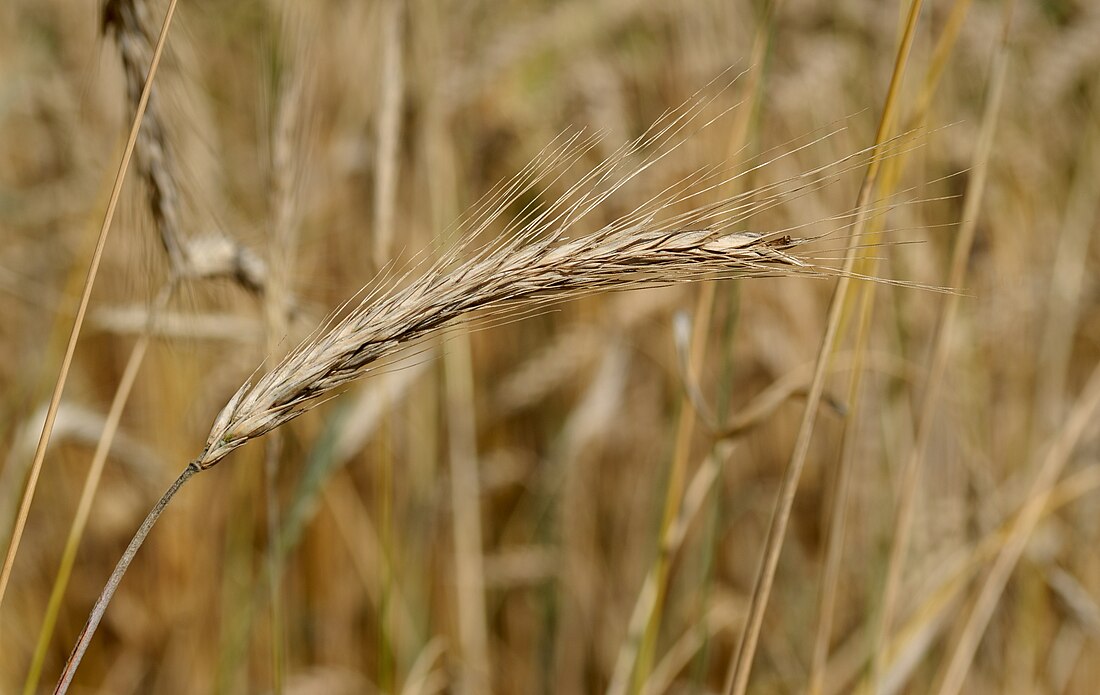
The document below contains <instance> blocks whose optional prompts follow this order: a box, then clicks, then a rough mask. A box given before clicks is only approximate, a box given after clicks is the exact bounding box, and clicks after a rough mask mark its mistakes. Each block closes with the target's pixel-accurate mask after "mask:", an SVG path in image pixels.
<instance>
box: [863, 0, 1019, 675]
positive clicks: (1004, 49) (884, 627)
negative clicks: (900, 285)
mask: <svg viewBox="0 0 1100 695" xmlns="http://www.w3.org/2000/svg"><path fill="white" fill-rule="evenodd" d="M1006 13H1011V9H1006ZM1007 17H1008V15H1006V24H1005V31H1004V36H1003V38H1002V42H1001V46H1000V48H999V50H998V52H997V54H996V56H995V58H994V64H993V70H992V74H991V77H990V94H989V100H988V101H987V102H986V109H985V114H984V116H983V119H982V129H981V132H980V135H979V139H978V144H977V147H976V149H975V153H974V169H973V176H972V177H971V179H970V185H969V187H968V190H967V193H966V202H965V203H964V205H963V212H962V220H963V221H962V225H961V226H960V229H959V234H958V236H957V237H956V238H955V248H954V250H953V252H952V260H951V270H950V275H949V277H948V283H949V286H950V287H961V286H962V285H963V282H964V280H965V277H966V268H967V261H968V260H969V258H970V248H971V246H972V245H973V242H974V234H975V230H976V228H977V220H978V218H979V213H980V212H981V201H982V198H983V193H984V190H985V181H986V177H987V174H988V171H989V156H990V154H991V152H992V150H993V136H994V133H995V131H996V124H997V117H998V115H999V113H1000V105H1001V99H1002V97H1003V94H1004V82H1005V76H1006V74H1007V71H1008V44H1007V41H1008V21H1009V20H1008V19H1007ZM960 299H961V298H960V296H959V295H957V294H951V295H948V296H947V298H946V300H945V304H944V308H943V313H942V314H941V315H940V322H939V326H938V328H937V333H936V340H935V344H934V348H933V354H932V361H931V364H930V366H929V372H928V385H927V386H926V387H925V389H924V396H923V400H922V402H921V407H920V411H919V412H920V415H919V420H918V422H917V435H916V441H915V443H914V446H913V449H912V451H911V453H910V455H909V456H908V458H907V459H906V462H905V466H904V467H903V468H902V471H901V474H900V480H901V487H900V490H901V496H900V498H899V500H898V505H897V513H896V515H895V520H894V543H893V545H892V546H891V549H890V559H889V561H888V564H887V570H886V581H885V583H884V585H883V590H882V611H881V614H880V617H879V626H878V634H877V643H879V644H882V643H883V642H884V641H885V640H886V639H887V638H888V637H889V634H890V629H891V625H892V623H893V617H894V612H895V610H896V608H895V604H896V603H897V598H898V592H899V591H900V587H901V574H902V569H903V568H904V565H905V560H906V554H907V552H908V547H909V536H910V534H911V532H912V519H913V507H914V498H915V490H916V488H917V484H918V480H919V476H920V469H921V461H922V460H923V458H924V451H925V449H926V448H927V446H928V439H929V437H930V436H931V429H932V420H933V416H934V409H935V407H936V403H937V401H938V399H939V387H940V385H941V383H942V382H943V376H944V374H945V372H946V370H947V361H948V357H949V352H950V348H951V343H952V334H953V331H954V325H955V318H956V316H957V315H958V310H959V302H960ZM883 658H884V657H883V656H878V657H876V659H875V664H876V668H875V669H874V672H875V673H878V672H881V670H882V666H883V664H882V659H883Z"/></svg>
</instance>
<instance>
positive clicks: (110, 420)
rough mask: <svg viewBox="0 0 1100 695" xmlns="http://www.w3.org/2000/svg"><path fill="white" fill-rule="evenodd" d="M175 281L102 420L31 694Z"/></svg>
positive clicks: (26, 687) (27, 690)
mask: <svg viewBox="0 0 1100 695" xmlns="http://www.w3.org/2000/svg"><path fill="white" fill-rule="evenodd" d="M176 281H177V278H173V279H172V280H171V281H170V282H168V284H166V285H165V286H164V287H163V288H161V290H160V292H159V293H157V296H156V298H155V299H154V300H153V303H152V305H151V306H150V307H149V318H148V320H147V322H146V325H145V330H144V331H143V332H142V334H141V336H140V337H139V338H138V340H137V342H135V343H134V347H133V349H132V350H131V352H130V358H129V360H128V361H127V362H126V368H125V369H124V370H123V372H122V378H121V379H119V382H118V386H117V387H116V388H115V396H114V399H113V400H112V401H111V408H110V410H109V411H108V413H107V419H106V420H105V421H104V423H103V433H102V434H101V435H100V437H99V443H98V444H97V445H96V449H95V453H94V454H93V455H92V462H91V464H89V466H88V473H87V475H86V476H85V478H84V488H83V490H82V491H81V493H80V501H79V503H78V504H77V508H76V514H74V515H73V522H72V525H71V526H70V527H69V537H68V539H67V540H66V541H65V550H64V551H63V552H62V554H61V563H60V565H59V566H58V570H57V577H56V579H55V580H54V585H53V590H52V592H51V593H50V599H49V602H48V603H47V604H46V614H45V616H43V618H42V627H41V629H40V630H39V632H38V644H37V645H36V646H35V649H34V656H33V657H32V659H31V668H30V671H29V672H28V674H27V679H26V681H25V682H24V684H23V693H24V695H32V694H33V693H35V692H38V681H39V679H40V678H41V676H42V667H43V665H44V664H45V663H46V654H47V652H48V650H49V646H50V640H51V639H52V638H53V632H54V628H55V627H56V625H57V617H58V615H60V613H61V604H62V601H63V600H64V598H65V590H66V589H67V588H68V587H69V579H70V578H71V577H72V572H73V566H74V565H75V563H76V553H77V550H78V549H79V547H80V539H81V538H83V537H84V529H85V528H86V527H87V525H88V518H89V516H90V515H91V512H92V503H93V502H94V501H95V496H96V491H98V490H99V481H100V479H101V478H102V477H103V469H104V467H105V466H106V464H107V456H108V455H109V454H110V452H111V445H112V444H113V443H114V441H115V435H116V434H117V433H118V426H119V423H120V422H121V420H122V413H123V411H124V410H125V409H126V404H127V403H128V402H129V400H130V393H131V391H132V390H133V387H134V383H135V382H136V381H137V375H138V372H139V371H140V369H141V365H142V363H143V362H144V361H145V354H146V352H147V351H148V349H149V343H150V342H151V341H152V337H153V334H154V332H155V330H156V321H157V319H158V318H159V317H160V315H161V313H162V312H163V311H164V308H165V306H166V305H167V304H168V300H169V299H170V298H171V296H172V293H173V292H174V291H175V288H176Z"/></svg>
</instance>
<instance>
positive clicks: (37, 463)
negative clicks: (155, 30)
mask: <svg viewBox="0 0 1100 695" xmlns="http://www.w3.org/2000/svg"><path fill="white" fill-rule="evenodd" d="M176 2H177V0H171V2H170V3H169V5H168V11H167V13H166V14H165V15H164V24H163V25H162V26H161V29H160V36H159V37H158V38H157V45H156V48H155V49H154V50H153V60H152V62H151V63H150V65H149V76H148V77H147V78H146V79H145V88H144V89H143V90H142V92H141V99H140V100H139V101H138V106H137V111H136V113H135V114H134V122H133V125H131V126H130V135H129V137H128V138H127V140H126V149H125V150H124V151H123V155H122V162H121V163H120V164H119V166H118V173H117V174H116V175H115V183H114V186H113V187H112V188H111V197H110V199H109V200H108V201H107V211H106V212H105V213H104V214H103V224H102V225H100V228H99V238H98V240H97V241H96V246H95V250H94V251H93V252H92V259H91V261H90V262H89V264H88V279H87V280H85V281H84V292H83V294H81V296H80V305H79V307H78V308H77V310H76V318H75V319H74V320H73V330H72V331H71V332H70V333H69V343H68V345H67V346H66V347H65V356H64V357H63V358H62V360H61V368H60V369H59V370H58V374H57V383H56V384H54V388H53V395H52V396H51V397H50V405H49V407H48V408H47V410H46V422H45V424H43V425H42V434H41V435H40V436H39V438H38V447H37V448H36V449H35V452H34V463H33V464H31V474H30V478H28V480H27V488H26V490H25V491H24V492H23V502H22V504H21V505H20V507H19V516H18V517H16V520H15V528H14V529H13V531H12V536H11V543H10V544H9V545H8V552H7V556H6V557H5V558H4V568H3V569H2V570H0V604H2V603H3V601H4V593H5V591H6V589H7V587H8V580H9V579H10V578H11V570H12V567H13V566H14V565H15V555H16V553H18V552H19V541H20V540H21V539H22V538H23V529H24V528H25V527H26V525H27V516H28V515H29V514H30V511H31V500H33V499H34V492H35V489H36V488H37V487H38V476H39V474H40V473H41V472H42V462H43V461H44V460H45V458H46V445H47V444H49V442H50V435H51V434H52V433H53V426H54V423H55V422H56V421H57V409H58V408H59V407H60V405H61V394H62V393H63V392H64V391H65V382H66V381H67V380H68V376H69V367H70V366H71V365H72V362H73V354H74V353H75V352H76V341H77V338H79V337H80V329H81V327H82V326H83V325H84V316H85V314H87V312H88V302H89V301H90V300H91V297H92V286H93V285H94V284H95V278H96V275H97V274H98V273H99V261H100V259H101V258H103V248H104V247H105V246H106V245H107V233H108V232H109V231H110V229H111V220H112V219H114V216H115V207H116V206H117V205H118V198H119V195H120V194H121V193H122V182H123V181H124V180H125V179H126V171H127V170H128V169H129V167H130V158H131V157H132V156H133V154H134V146H135V145H136V144H137V137H138V131H139V130H141V120H142V116H144V115H145V107H146V106H147V105H148V104H149V94H150V93H151V92H152V91H153V77H154V76H155V75H156V74H157V66H158V65H160V56H161V53H162V52H163V51H164V44H165V42H166V41H167V39H168V27H169V26H171V24H172V15H173V14H175V11H176Z"/></svg>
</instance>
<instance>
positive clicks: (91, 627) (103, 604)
mask: <svg viewBox="0 0 1100 695" xmlns="http://www.w3.org/2000/svg"><path fill="white" fill-rule="evenodd" d="M200 470H201V469H200V468H199V465H198V463H197V461H192V462H191V463H189V464H188V465H187V468H184V469H183V472H182V473H180V474H179V477H178V478H176V481H175V482H174V483H172V485H171V486H170V487H169V488H168V489H167V490H166V491H165V493H164V494H163V495H161V497H160V499H159V500H157V503H156V504H155V505H153V508H152V509H150V510H149V514H148V516H146V517H145V521H143V522H142V523H141V527H140V528H138V530H137V533H135V534H134V537H133V539H131V540H130V544H129V545H128V546H126V551H125V552H124V553H122V558H121V559H120V560H119V561H118V564H117V565H115V569H114V571H113V572H111V576H110V578H108V579H107V583H106V584H105V585H104V587H103V591H102V592H101V593H100V594H99V598H98V599H96V602H95V605H94V606H93V607H92V612H91V613H90V614H89V615H88V622H86V623H85V624H84V629H83V630H81V631H80V637H79V638H78V639H77V642H76V646H75V647H73V651H72V653H71V654H70V655H69V659H68V661H66V662H65V668H64V669H63V670H62V671H61V677H60V678H59V679H58V681H57V686H56V687H55V688H54V691H53V692H54V695H64V693H66V692H68V690H69V685H70V684H71V683H72V681H73V676H75V675H76V669H77V667H79V666H80V661H81V659H83V658H84V652H86V651H87V650H88V645H89V644H91V643H92V636H93V635H95V631H96V628H98V627H99V623H100V621H101V620H103V614H104V613H105V612H106V611H107V604H109V603H110V602H111V598H112V597H114V595H115V591H116V590H117V589H118V585H119V583H120V582H121V581H122V577H123V576H124V575H125V574H126V570H128V569H129V568H130V563H131V562H133V559H134V556H135V555H137V551H138V549H139V548H141V544H142V543H144V542H145V538H146V537H147V536H148V535H149V532H150V531H151V530H153V525H154V524H156V523H157V519H159V518H160V515H161V513H163V512H164V509H165V507H167V506H168V503H169V502H171V501H172V498H173V497H175V496H176V493H177V492H179V490H180V488H181V487H183V484H184V483H186V482H187V481H188V480H190V479H191V476H193V475H195V474H196V473H198V472H199V471H200Z"/></svg>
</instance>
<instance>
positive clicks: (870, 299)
mask: <svg viewBox="0 0 1100 695" xmlns="http://www.w3.org/2000/svg"><path fill="white" fill-rule="evenodd" d="M969 7H970V0H958V1H957V2H955V4H954V6H953V7H952V9H951V15H950V17H949V18H948V20H947V23H946V25H945V28H944V30H943V32H942V33H941V35H940V38H939V40H938V41H937V43H936V48H935V50H934V51H933V56H932V60H931V65H930V66H929V68H928V72H927V73H926V74H925V77H924V81H923V84H922V85H921V90H920V93H919V95H918V97H917V103H916V105H915V106H914V107H913V110H912V113H911V115H910V117H909V121H908V124H907V126H906V128H905V132H907V133H911V132H915V129H919V128H921V127H923V125H924V123H925V121H926V119H927V117H928V111H929V108H930V107H931V104H932V97H933V96H934V95H935V93H936V90H937V88H938V87H939V83H940V78H941V77H942V76H943V72H944V69H945V67H946V64H947V61H948V58H950V56H951V52H952V50H953V49H954V47H955V44H956V42H957V40H958V36H959V32H960V31H961V29H962V25H963V21H964V20H965V18H966V15H967V11H968V10H969ZM907 154H908V153H906V154H903V155H900V156H898V157H897V158H893V159H891V160H890V161H889V162H888V163H887V165H886V166H884V171H883V181H882V185H881V186H880V197H881V196H884V195H889V194H890V193H892V192H893V191H894V189H895V188H896V186H897V182H898V179H899V178H900V176H901V171H902V168H903V167H904V164H905V161H906V159H907ZM880 219H881V218H880ZM881 235H882V231H881V222H880V223H879V224H876V225H875V229H874V231H873V232H872V234H871V238H872V241H871V242H870V243H872V244H873V243H876V242H877V241H878V240H879V239H880V238H881ZM861 260H862V261H863V266H864V270H863V273H864V274H873V270H872V268H873V266H874V262H873V261H872V260H871V259H869V258H867V255H866V252H865V254H864V258H863V259H861ZM949 286H951V287H959V286H961V285H959V284H955V285H949ZM875 290H876V286H875V285H874V284H873V283H864V284H863V286H862V287H861V288H860V297H859V321H858V326H857V330H856V346H855V352H856V354H857V362H859V363H860V364H857V366H856V368H855V369H853V370H852V372H851V377H850V379H849V383H848V391H847V399H846V401H845V403H846V405H847V407H848V408H849V409H850V412H849V415H850V417H849V418H848V420H847V421H846V423H845V428H844V434H843V444H842V446H841V455H840V461H839V463H838V468H837V471H836V473H835V476H834V484H833V491H834V492H833V501H832V512H831V515H830V521H829V535H828V542H827V545H826V556H825V561H824V565H825V567H824V569H823V571H822V579H821V589H820V592H819V598H818V625H817V633H816V636H815V639H814V650H813V657H812V659H811V667H810V677H809V686H808V691H809V693H810V694H811V695H818V694H819V693H820V692H821V689H822V687H823V678H824V674H825V664H826V661H827V659H828V651H829V640H830V638H831V635H832V627H833V612H834V609H835V605H836V595H837V590H838V587H839V580H840V570H841V558H842V555H843V545H844V534H845V527H846V525H847V512H848V491H849V487H850V483H851V477H852V475H853V468H854V467H855V460H854V459H855V451H854V443H855V441H856V436H857V429H858V427H859V426H860V418H859V417H858V408H859V396H860V393H861V388H860V385H861V383H862V374H863V369H862V365H861V363H862V358H863V355H864V353H865V351H866V346H867V341H868V339H869V336H870V328H871V315H872V313H873V306H874V295H875ZM886 611H887V612H888V611H889V609H886ZM879 643H882V642H881V640H880V641H879ZM876 663H877V661H876ZM876 668H877V667H876Z"/></svg>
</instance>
